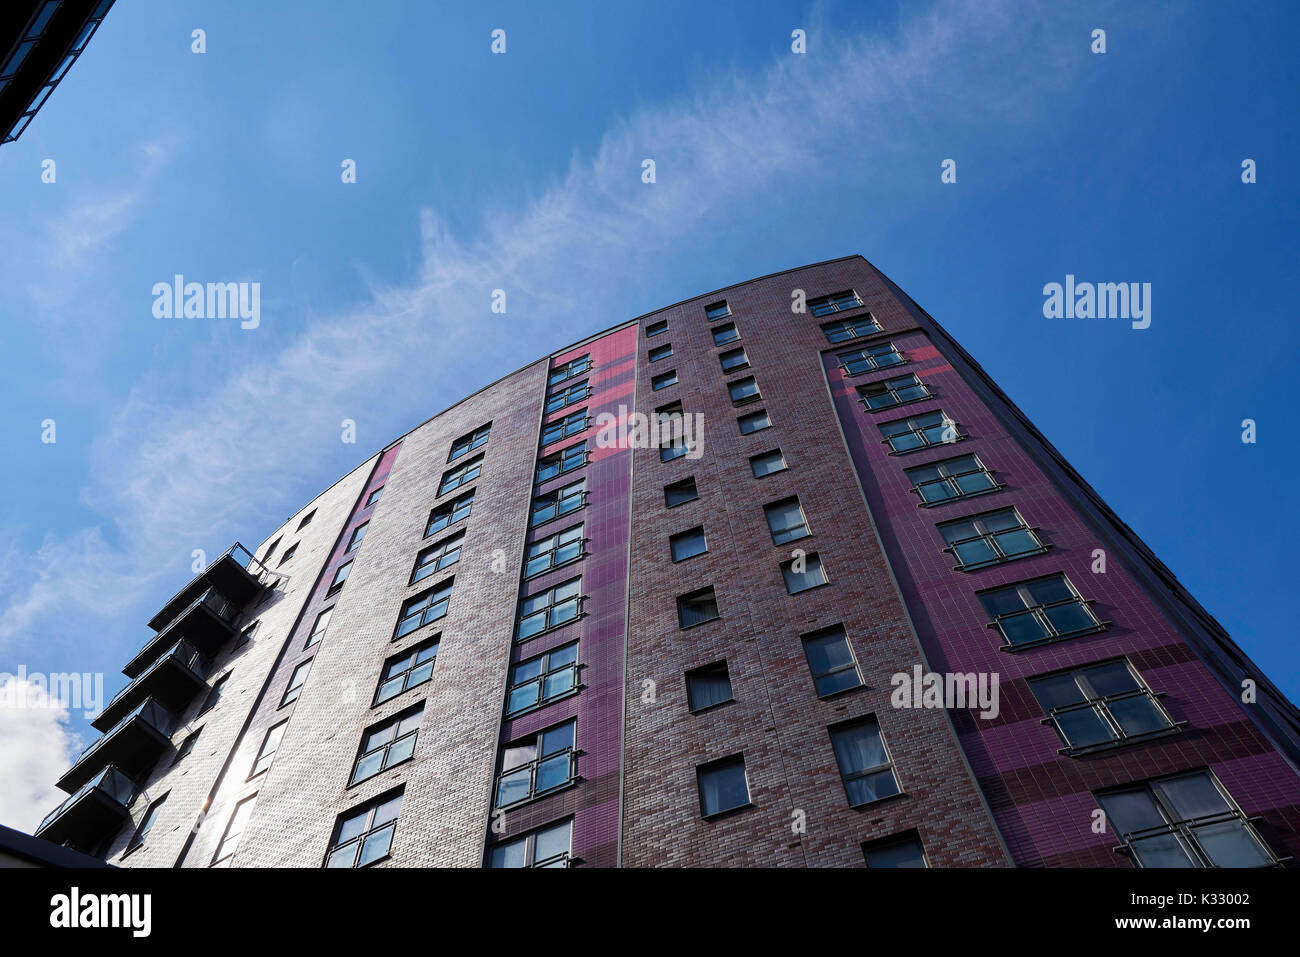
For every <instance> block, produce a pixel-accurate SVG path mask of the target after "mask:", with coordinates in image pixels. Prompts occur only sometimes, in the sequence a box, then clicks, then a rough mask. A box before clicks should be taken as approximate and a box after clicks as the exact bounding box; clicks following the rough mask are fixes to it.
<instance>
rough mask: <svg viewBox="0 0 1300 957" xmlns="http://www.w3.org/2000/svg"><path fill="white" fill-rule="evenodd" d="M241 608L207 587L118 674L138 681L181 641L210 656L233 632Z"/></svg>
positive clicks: (145, 644) (219, 592) (222, 593)
mask: <svg viewBox="0 0 1300 957" xmlns="http://www.w3.org/2000/svg"><path fill="white" fill-rule="evenodd" d="M240 607H241V605H240V604H239V603H237V602H234V601H231V600H230V599H229V598H228V597H227V596H226V595H225V593H224V592H221V591H219V590H218V589H216V588H209V589H208V590H207V591H206V592H203V593H201V594H200V595H199V596H198V597H197V598H196V599H195V600H194V601H192V602H190V603H189V604H188V605H186V606H185V607H184V608H182V609H181V610H180V612H179V613H178V614H177V615H176V617H175V618H173V619H172V620H171V622H170V623H168V624H167V626H166V627H165V628H163V629H162V630H161V631H160V632H158V634H156V635H154V636H153V637H151V638H150V639H149V640H148V641H146V642H145V643H144V645H143V647H141V648H140V650H139V651H137V652H136V653H135V657H134V658H132V659H131V660H130V661H128V662H127V663H126V667H125V668H123V669H122V673H123V674H125V675H126V676H127V677H128V678H139V677H140V676H141V675H142V674H144V672H145V669H146V668H148V667H149V666H150V665H152V664H153V663H154V662H155V661H157V660H158V658H159V657H161V656H162V654H163V653H164V652H165V651H166V650H167V649H168V648H170V647H171V646H172V645H174V644H176V642H178V641H180V640H181V639H182V638H183V639H185V640H186V641H188V642H189V643H190V644H191V645H193V646H194V647H195V648H197V649H198V650H199V651H200V652H201V653H203V654H205V655H208V656H211V655H213V654H214V653H215V652H216V651H217V650H218V649H219V648H220V647H221V646H222V645H224V644H225V643H226V640H227V639H228V638H230V636H231V635H233V634H234V633H235V625H234V622H235V616H236V615H238V614H239V609H240Z"/></svg>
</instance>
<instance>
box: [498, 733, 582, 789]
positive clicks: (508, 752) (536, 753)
mask: <svg viewBox="0 0 1300 957" xmlns="http://www.w3.org/2000/svg"><path fill="white" fill-rule="evenodd" d="M573 740H574V722H573V721H566V722H565V723H564V724H562V725H559V726H558V727H554V728H551V729H550V730H548V731H542V732H540V733H539V734H530V735H529V736H528V737H526V738H523V739H521V740H519V741H516V742H515V743H514V744H511V745H507V746H506V747H504V748H502V749H501V773H500V774H499V775H498V776H497V789H496V806H497V807H509V806H510V805H512V804H518V803H519V802H520V801H527V800H529V799H531V798H535V797H539V796H541V795H543V794H546V793H548V792H550V791H554V790H555V789H556V788H560V787H564V785H566V784H568V783H569V782H570V781H572V780H573V776H574V760H573V759H574V753H573Z"/></svg>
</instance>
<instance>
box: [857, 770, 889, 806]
mask: <svg viewBox="0 0 1300 957" xmlns="http://www.w3.org/2000/svg"><path fill="white" fill-rule="evenodd" d="M844 786H845V791H846V792H847V794H848V799H849V803H850V804H853V805H857V804H866V803H867V802H869V801H878V800H880V799H881V798H887V797H891V796H893V795H895V794H897V793H898V782H897V781H895V780H894V774H893V772H892V771H890V770H888V769H886V770H884V771H878V772H876V773H875V774H868V775H866V776H864V777H860V778H853V779H852V780H851V781H846V782H845V783H844Z"/></svg>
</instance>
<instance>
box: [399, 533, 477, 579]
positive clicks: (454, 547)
mask: <svg viewBox="0 0 1300 957" xmlns="http://www.w3.org/2000/svg"><path fill="white" fill-rule="evenodd" d="M464 541H465V533H464V532H457V533H456V534H455V535H450V536H448V537H447V538H444V539H443V540H442V541H440V542H439V543H438V544H436V545H430V546H429V547H428V548H425V549H422V550H421V551H420V553H419V554H418V555H416V556H415V568H413V569H412V570H411V580H410V582H408V583H407V584H410V585H414V584H415V583H416V582H422V581H424V580H425V579H426V578H428V577H429V576H430V575H433V574H436V573H437V572H440V571H442V570H443V569H444V568H450V567H451V566H452V565H455V564H456V563H457V562H458V561H460V546H461V543H462V542H464Z"/></svg>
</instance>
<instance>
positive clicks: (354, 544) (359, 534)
mask: <svg viewBox="0 0 1300 957" xmlns="http://www.w3.org/2000/svg"><path fill="white" fill-rule="evenodd" d="M369 527H370V523H369V522H362V523H361V524H360V525H358V526H357V527H356V528H354V529H353V530H352V537H351V538H349V539H348V547H347V550H346V551H345V552H344V553H343V554H344V555H351V554H352V553H353V552H355V551H356V550H357V549H358V548H360V547H361V540H362V539H363V538H365V537H366V529H367V528H369Z"/></svg>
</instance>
